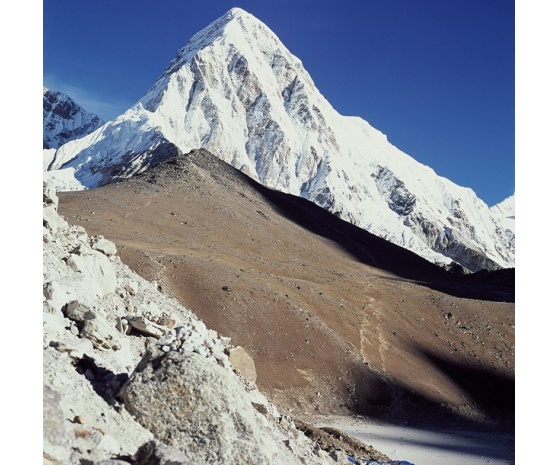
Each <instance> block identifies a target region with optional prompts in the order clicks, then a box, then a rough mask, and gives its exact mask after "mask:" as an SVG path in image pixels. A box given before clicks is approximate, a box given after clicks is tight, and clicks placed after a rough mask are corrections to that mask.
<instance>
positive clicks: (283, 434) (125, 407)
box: [43, 185, 347, 465]
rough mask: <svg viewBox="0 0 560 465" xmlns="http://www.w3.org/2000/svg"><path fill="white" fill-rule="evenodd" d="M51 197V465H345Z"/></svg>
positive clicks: (46, 356) (46, 235) (219, 341)
mask: <svg viewBox="0 0 560 465" xmlns="http://www.w3.org/2000/svg"><path fill="white" fill-rule="evenodd" d="M43 187H44V188H43V210H44V219H43V266H44V268H43V296H44V297H43V382H44V388H43V389H44V390H43V392H44V394H43V432H44V437H43V458H44V459H43V461H44V463H48V464H76V465H79V464H83V463H89V464H95V465H109V464H112V465H117V464H123V463H129V464H130V463H136V464H139V465H145V464H150V465H152V464H155V465H163V464H168V465H169V464H171V463H173V464H181V465H182V464H185V465H186V464H199V463H200V464H201V463H204V464H212V463H228V464H242V463H243V464H245V463H268V464H301V463H306V464H317V465H319V464H332V463H337V460H338V463H346V462H347V460H346V458H345V457H342V458H341V457H339V458H338V459H337V460H335V459H333V458H331V456H329V455H328V453H327V452H326V451H324V450H322V449H321V448H320V447H318V446H317V445H316V444H315V443H314V442H313V441H312V440H310V439H309V438H307V437H306V436H305V434H304V433H302V432H301V431H299V430H298V429H297V428H296V425H295V423H294V422H293V421H292V420H291V419H290V418H289V417H286V416H283V415H281V414H280V413H279V412H278V410H277V409H276V407H275V406H274V405H272V404H271V403H270V402H269V401H268V399H267V398H266V397H265V396H264V395H263V394H262V393H260V392H259V390H258V389H257V388H256V386H255V385H254V382H250V381H254V380H251V379H250V380H247V379H245V377H248V378H251V377H252V375H251V374H250V371H246V372H245V377H243V376H240V375H238V374H237V371H238V370H236V369H234V368H233V366H232V363H231V362H230V356H231V354H232V353H233V354H235V353H237V355H240V354H241V355H242V352H241V351H240V350H239V349H238V348H233V347H231V346H230V343H229V339H228V338H224V337H221V336H219V335H218V334H217V333H216V332H215V331H213V330H210V329H208V328H206V326H205V325H204V324H203V323H202V322H201V321H200V320H198V319H197V318H196V317H195V316H194V315H193V314H192V312H191V311H190V310H188V309H186V308H184V307H182V306H181V305H179V304H178V303H177V302H176V301H175V300H173V299H171V298H169V297H167V296H166V295H164V294H162V293H161V291H160V290H158V285H157V283H151V282H147V281H145V280H144V279H143V278H141V277H140V276H138V275H136V274H135V273H133V272H132V271H131V270H130V269H129V268H128V267H127V266H126V265H125V264H123V263H122V261H121V260H120V258H119V256H118V255H117V254H116V252H117V250H116V247H115V245H114V244H113V243H111V242H110V241H108V240H107V239H105V238H103V237H101V236H96V237H89V236H88V235H87V233H86V232H85V230H84V229H83V228H81V227H78V226H69V225H68V223H67V222H66V221H65V220H64V219H63V218H61V217H60V216H59V215H58V212H57V205H58V200H57V198H56V194H55V193H54V190H53V189H51V188H49V186H47V185H44V186H43ZM228 354H229V356H228ZM247 357H248V355H247ZM247 357H244V356H241V357H239V358H241V360H242V361H243V362H244V364H242V365H244V366H247V364H248V358H247ZM248 365H250V364H248Z"/></svg>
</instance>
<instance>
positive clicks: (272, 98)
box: [45, 8, 515, 271]
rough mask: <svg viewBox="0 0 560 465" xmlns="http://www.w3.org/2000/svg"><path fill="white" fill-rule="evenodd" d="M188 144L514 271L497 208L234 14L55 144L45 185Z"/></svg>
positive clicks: (447, 257)
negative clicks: (116, 107)
mask: <svg viewBox="0 0 560 465" xmlns="http://www.w3.org/2000/svg"><path fill="white" fill-rule="evenodd" d="M197 148H204V149H206V150H208V151H210V152H211V153H213V154H214V155H215V156H217V157H219V158H220V159H222V160H224V161H225V162H227V163H229V164H230V165H232V166H233V167H235V168H237V169H239V170H241V171H242V172H244V173H245V174H247V175H249V176H251V177H252V178H254V179H255V180H257V181H258V182H260V183H261V184H263V185H265V186H266V187H269V188H273V189H276V190H279V191H282V192H285V193H289V194H294V195H298V196H301V197H303V198H306V199H308V200H311V201H312V202H314V203H315V204H317V205H319V206H321V207H323V208H325V209H327V210H328V211H330V212H332V213H333V214H336V215H337V216H339V217H340V218H342V219H344V220H346V221H348V222H350V223H352V224H355V225H357V226H359V227H361V228H363V229H365V230H367V231H369V232H371V233H373V234H375V235H377V236H379V237H381V238H384V239H386V240H388V241H390V242H393V243H395V244H397V245H400V246H402V247H404V248H406V249H408V250H411V251H413V252H415V253H417V254H418V255H420V256H422V257H424V258H425V259H427V260H429V261H431V262H433V263H436V264H438V265H441V266H449V265H452V264H454V263H456V264H459V265H461V266H462V267H464V268H465V269H467V270H469V271H478V270H481V269H489V270H494V269H499V268H510V267H514V266H515V259H514V254H515V247H514V243H515V240H514V238H515V233H514V230H513V229H511V228H510V227H509V225H508V223H505V222H504V221H502V220H501V216H500V214H499V212H497V211H496V212H493V211H492V210H490V208H489V207H488V206H487V205H486V204H485V203H484V202H483V201H482V200H481V199H479V198H478V197H477V196H476V194H475V193H474V192H473V191H472V190H471V189H468V188H465V187H460V186H458V185H456V184H454V183H452V182H451V181H449V180H447V179H445V178H443V177H440V176H438V175H437V174H436V173H435V172H434V171H433V170H432V169H431V168H429V167H428V166H425V165H422V164H420V163H418V162H417V161H415V160H414V159H413V158H411V157H410V156H409V155H407V154H405V153H403V152H402V151H400V150H399V149H397V148H396V147H394V146H393V145H392V144H390V143H389V142H388V140H387V137H386V136H385V135H384V134H382V133H381V132H380V131H378V130H376V129H375V128H373V127H371V126H370V125H369V124H368V123H367V122H366V121H364V120H363V119H360V118H357V117H348V116H342V115H340V114H339V113H337V112H336V110H335V109H333V107H332V106H331V105H330V104H329V102H328V101H327V100H326V99H325V98H324V97H323V95H322V94H321V93H320V92H319V90H318V89H317V88H316V87H315V84H314V83H313V80H312V79H311V77H310V76H309V74H308V73H307V72H306V70H305V69H304V67H303V65H302V63H301V61H300V60H299V59H298V58H296V57H295V56H294V55H292V54H291V53H290V52H289V51H288V50H287V49H286V47H285V46H284V45H283V44H282V43H281V42H280V40H279V39H278V37H277V36H276V35H275V34H274V33H273V32H272V31H271V30H270V29H269V28H268V27H267V26H266V25H265V24H263V23H262V22H261V21H259V20H258V19H256V18H255V17H253V16H252V15H251V14H249V13H247V12H245V11H243V10H241V9H239V8H234V9H232V10H230V11H229V12H228V13H226V14H225V15H224V16H222V17H221V18H219V19H217V20H216V21H214V22H213V23H211V24H210V25H209V26H208V27H206V28H205V29H204V30H202V31H201V32H199V33H197V34H196V35H195V36H194V37H193V38H192V39H191V40H190V41H189V42H188V43H187V45H186V46H185V47H183V48H182V49H181V50H179V52H178V53H177V55H176V57H175V58H174V59H173V60H172V61H171V62H170V64H169V65H168V67H167V69H166V70H165V71H164V72H163V74H162V75H161V76H160V77H159V78H158V80H157V81H156V83H155V84H154V85H153V86H152V88H151V89H150V90H149V91H148V92H147V93H146V95H145V96H144V97H142V98H141V99H140V100H139V102H138V103H137V104H135V105H134V106H133V107H132V108H130V109H129V110H128V111H126V112H125V113H124V114H122V115H120V116H119V117H117V118H116V119H114V120H112V121H110V122H108V123H106V124H104V125H103V126H101V127H100V128H98V129H97V130H95V131H94V132H92V133H91V134H89V135H87V136H85V137H82V138H80V139H76V140H73V141H70V142H67V143H66V144H64V145H63V146H61V147H60V148H59V149H58V150H57V151H56V153H55V154H54V156H53V159H52V161H51V162H50V163H49V166H48V167H47V169H48V170H49V172H48V173H46V175H45V179H50V180H52V181H54V182H55V183H57V189H59V190H74V189H85V188H88V189H89V188H95V187H98V186H101V185H103V184H107V183H110V182H114V181H117V180H121V179H125V178H128V177H130V176H132V175H135V174H137V173H140V172H142V171H144V170H146V169H147V168H149V167H151V166H153V165H155V164H157V163H160V162H161V161H163V160H165V159H167V158H170V157H172V156H175V155H177V154H179V153H187V152H189V151H190V150H192V149H197ZM496 215H498V216H496Z"/></svg>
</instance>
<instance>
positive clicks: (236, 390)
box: [120, 349, 274, 463]
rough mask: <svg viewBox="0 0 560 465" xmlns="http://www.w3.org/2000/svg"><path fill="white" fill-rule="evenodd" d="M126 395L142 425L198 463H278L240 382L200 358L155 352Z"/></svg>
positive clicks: (144, 362) (125, 390)
mask: <svg viewBox="0 0 560 465" xmlns="http://www.w3.org/2000/svg"><path fill="white" fill-rule="evenodd" d="M120 395H121V397H122V399H123V401H124V404H125V407H126V409H127V410H128V411H129V412H130V413H131V414H133V415H134V416H135V417H136V418H137V420H138V421H139V422H140V424H142V425H143V426H144V427H145V428H147V429H148V430H150V431H151V432H152V433H153V434H154V436H155V437H156V438H158V439H160V440H161V441H164V442H165V443H167V444H169V445H172V446H174V447H177V448H178V449H180V450H182V451H183V452H184V453H185V454H186V455H187V457H188V458H189V459H190V460H193V461H194V462H195V463H274V460H273V455H272V454H271V452H270V451H269V450H268V447H267V445H265V444H264V442H263V440H262V437H261V436H262V434H261V432H260V430H259V428H258V426H257V423H256V420H255V413H254V410H253V408H252V406H251V403H250V401H249V400H248V399H247V397H245V396H244V390H243V387H242V385H241V383H240V382H239V380H238V379H237V378H236V377H235V375H234V374H233V373H232V372H231V371H229V370H226V369H225V368H222V367H220V366H219V365H218V364H216V363H215V362H213V361H209V360H208V359H206V358H204V357H201V356H200V355H197V354H195V353H187V354H180V353H179V352H176V351H171V352H167V353H165V352H163V351H161V350H159V349H153V350H152V351H150V352H148V354H147V355H146V357H145V358H144V359H143V360H142V362H141V363H140V364H139V365H138V367H137V369H136V371H135V372H134V373H133V374H132V376H131V377H130V379H129V380H128V382H127V383H126V384H125V385H124V387H123V389H122V390H121V393H120Z"/></svg>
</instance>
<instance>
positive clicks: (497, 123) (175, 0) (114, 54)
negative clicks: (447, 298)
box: [43, 0, 515, 206]
mask: <svg viewBox="0 0 560 465" xmlns="http://www.w3.org/2000/svg"><path fill="white" fill-rule="evenodd" d="M234 6H238V7H241V8H243V9H245V10H246V11H248V12H249V13H251V14H253V15H254V16H256V17H257V18H259V19H260V20H261V21H263V22H264V23H265V24H267V25H268V26H269V27H270V28H271V29H272V30H273V31H274V32H275V33H276V34H277V35H278V37H279V38H280V40H281V41H282V42H283V43H284V44H285V45H286V47H287V48H288V49H289V50H290V51H291V52H292V53H293V54H294V55H296V56H297V57H298V58H300V59H301V60H302V62H303V65H304V66H305V68H306V69H307V71H308V72H309V73H310V75H311V77H312V78H313V80H314V81H315V84H316V85H317V87H318V89H319V90H320V91H321V92H322V93H323V95H324V96H325V97H326V98H327V99H328V100H329V101H330V102H331V104H332V105H333V107H334V108H335V109H336V110H338V111H339V112H340V113H341V114H344V115H353V116H360V117H362V118H364V119H365V120H367V121H368V122H369V123H370V124H371V125H372V126H374V127H375V128H377V129H379V130H380V131H382V132H384V133H385V134H386V135H387V136H388V139H389V141H390V142H391V143H392V144H394V145H395V146H397V147H398V148H400V149H401V150H403V151H404V152H406V153H408V154H409V155H411V156H412V157H414V158H415V159H417V160H418V161H420V162H421V163H424V164H426V165H428V166H430V167H432V168H433V169H434V170H435V171H436V172H437V173H438V174H440V175H442V176H445V177H447V178H449V179H450V180H452V181H453V182H455V183H457V184H459V185H462V186H467V187H470V188H472V189H473V190H474V191H475V192H476V193H477V195H478V196H479V197H480V198H482V199H483V200H484V201H485V202H486V203H487V204H489V205H490V206H491V205H493V204H495V203H497V202H499V201H501V200H503V199H504V198H506V197H507V196H509V195H511V194H513V193H514V189H515V186H514V181H515V174H514V173H515V113H514V110H515V17H514V7H515V3H514V1H513V0H468V1H463V0H462V1H459V0H347V1H342V0H339V1H329V0H322V1H318V0H313V1H312V0H297V1H295V0H286V1H280V0H276V1H271V0H259V1H256V0H255V1H243V0H239V1H236V2H233V1H228V0H221V1H218V0H205V1H185V0H165V1H162V2H154V1H146V0H135V1H127V0H118V1H115V0H111V1H107V0H96V1H94V2H82V1H68V0H44V2H43V79H44V85H45V86H46V87H49V88H51V89H53V90H59V91H62V92H66V93H68V94H69V95H70V96H71V97H73V98H74V99H75V100H76V101H77V102H78V103H80V104H81V105H83V106H84V107H85V108H86V109H88V110H90V111H93V112H96V113H97V114H99V115H100V116H101V117H102V118H104V119H106V120H107V119H111V118H113V117H115V116H117V115H119V114H120V113H122V112H124V111H125V110H126V109H127V108H129V107H130V106H132V105H133V104H134V103H135V102H136V101H137V100H139V99H140V98H141V97H142V96H143V95H144V93H145V92H146V91H147V90H148V89H149V88H150V86H151V85H152V84H153V83H154V81H155V80H156V79H157V77H158V76H159V75H160V74H161V73H162V71H163V70H164V69H165V67H166V66H167V64H168V63H169V61H170V60H171V59H172V58H173V57H174V55H175V53H176V52H177V50H178V49H179V48H181V47H182V46H183V45H185V44H186V43H187V41H188V40H189V39H190V37H192V35H193V34H195V33H196V32H198V31H199V30H200V29H202V28H204V27H205V26H207V25H208V24H209V23H210V22H211V21H213V20H214V19H216V18H218V17H219V16H221V15H223V14H224V13H225V12H226V11H228V10H229V9H230V8H232V7H234Z"/></svg>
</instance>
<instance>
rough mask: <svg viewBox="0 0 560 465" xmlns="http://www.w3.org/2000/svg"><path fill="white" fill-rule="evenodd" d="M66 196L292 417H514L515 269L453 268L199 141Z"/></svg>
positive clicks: (78, 220) (76, 219) (77, 214)
mask: <svg viewBox="0 0 560 465" xmlns="http://www.w3.org/2000/svg"><path fill="white" fill-rule="evenodd" d="M59 197H60V205H59V212H60V213H61V214H62V215H63V216H65V217H66V219H67V220H68V221H69V222H70V223H71V224H80V225H82V226H84V227H85V228H86V230H87V231H88V233H89V234H90V235H95V234H101V235H103V236H105V237H107V238H109V239H111V240H112V241H114V242H115V243H116V244H117V247H118V250H119V255H120V256H121V258H122V259H123V261H124V262H125V263H127V264H128V265H129V266H130V267H131V268H132V269H133V270H134V271H136V272H137V273H139V274H140V275H142V276H143V277H145V278H147V279H149V280H155V281H157V282H158V283H160V285H161V290H162V292H165V293H168V294H170V295H172V296H175V297H176V298H177V299H178V300H179V301H181V303H182V304H184V305H185V306H187V307H189V308H191V309H192V310H193V311H194V312H195V313H196V314H197V316H198V317H199V318H201V319H202V320H203V321H204V322H205V323H206V324H207V326H208V327H210V328H213V329H215V330H216V331H218V332H219V333H220V334H222V335H226V336H229V337H231V339H232V343H233V344H235V345H241V346H243V347H244V348H245V349H246V350H247V351H248V352H249V354H250V355H251V356H252V357H253V359H254V361H255V365H256V369H257V375H258V378H257V384H258V386H259V388H260V389H261V390H262V391H263V392H265V393H266V394H267V395H268V396H269V398H270V399H271V400H272V401H273V402H275V403H276V405H278V406H279V408H280V409H281V410H284V411H285V412H286V413H288V414H291V415H292V416H294V415H300V414H301V415H305V414H333V413H334V414H348V413H354V414H362V415H367V416H370V417H373V418H383V419H384V420H387V421H393V422H397V423H398V422H402V421H408V422H416V423H422V422H424V423H426V422H427V423H436V422H453V421H461V422H465V421H466V422H472V423H473V424H474V425H486V426H487V425H496V423H497V422H501V426H504V425H506V426H507V425H510V426H511V427H513V413H514V370H515V368H514V360H515V359H514V337H515V321H514V316H515V315H514V312H515V308H514V307H515V304H514V303H513V300H514V291H513V288H512V286H511V282H512V276H511V273H509V274H508V273H506V274H505V275H503V274H502V275H500V276H498V278H499V279H496V277H495V276H494V275H493V276H491V277H488V276H482V277H481V278H479V279H477V278H476V277H474V278H473V277H468V278H465V277H453V276H450V274H449V273H446V272H444V271H443V270H441V269H439V268H437V267H435V266H433V265H431V264H429V263H427V262H425V261H424V260H422V259H420V258H419V257H417V256H416V255H414V254H412V253H409V252H408V251H405V250H404V249H400V248H399V247H396V246H394V245H392V244H389V243H387V242H385V241H383V240H381V239H378V238H376V237H375V236H372V235H370V234H368V233H366V232H365V231H363V230H360V229H358V228H355V227H353V226H352V225H350V224H348V223H345V222H344V221H342V220H339V219H338V218H336V217H335V216H334V215H331V214H329V213H327V212H325V211H323V210H322V209H320V208H318V207H316V206H315V205H313V204H311V203H309V202H307V201H305V200H302V199H299V198H296V197H291V196H287V195H285V194H280V193H277V192H273V191H269V190H267V189H265V188H263V187H262V186H260V185H258V184H256V183H255V182H253V181H252V180H250V179H249V178H247V177H245V176H244V175H242V174H241V173H239V172H238V171H236V170H234V169H233V168H231V167H229V166H228V165H226V164H225V163H223V162H221V161H220V160H218V159H216V158H215V157H213V156H212V155H210V154H208V153H207V152H204V151H197V152H192V153H191V154H189V155H184V156H181V157H179V158H176V159H172V160H170V161H168V162H166V163H163V164H161V165H159V166H157V167H155V168H152V169H151V170H149V171H147V172H145V173H144V174H142V175H140V176H138V177H136V178H133V179H131V180H129V181H125V182H121V183H115V184H111V185H107V186H104V187H100V188H97V189H94V190H90V191H82V192H68V193H60V194H59ZM503 276H505V277H503ZM503 283H506V284H507V285H504V284H503Z"/></svg>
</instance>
